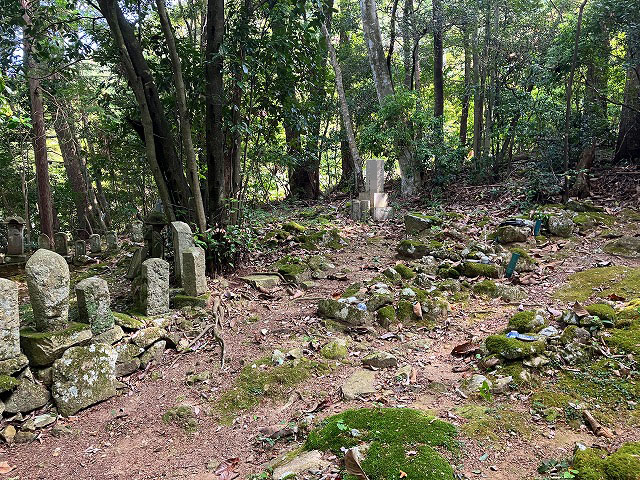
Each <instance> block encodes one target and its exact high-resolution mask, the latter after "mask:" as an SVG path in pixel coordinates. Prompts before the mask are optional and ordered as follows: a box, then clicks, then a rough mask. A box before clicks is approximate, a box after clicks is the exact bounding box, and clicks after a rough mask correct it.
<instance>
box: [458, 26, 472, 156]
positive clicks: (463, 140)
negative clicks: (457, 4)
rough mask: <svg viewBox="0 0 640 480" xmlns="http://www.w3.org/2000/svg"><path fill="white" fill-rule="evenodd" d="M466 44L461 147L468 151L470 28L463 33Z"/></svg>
mask: <svg viewBox="0 0 640 480" xmlns="http://www.w3.org/2000/svg"><path fill="white" fill-rule="evenodd" d="M462 35H463V44H464V92H463V94H462V112H461V113H460V145H461V146H462V148H463V149H465V150H466V148H465V147H466V146H467V128H468V125H467V124H468V123H469V103H470V101H471V51H470V50H471V49H470V46H469V27H468V26H467V25H465V26H464V27H463V31H462Z"/></svg>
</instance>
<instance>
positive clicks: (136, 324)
mask: <svg viewBox="0 0 640 480" xmlns="http://www.w3.org/2000/svg"><path fill="white" fill-rule="evenodd" d="M113 317H114V319H115V322H116V325H120V326H121V327H122V328H123V329H125V330H140V329H141V328H144V327H145V324H144V322H143V321H142V320H139V319H137V318H136V317H132V316H131V315H127V314H126V313H120V312H113Z"/></svg>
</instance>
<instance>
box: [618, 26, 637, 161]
mask: <svg viewBox="0 0 640 480" xmlns="http://www.w3.org/2000/svg"><path fill="white" fill-rule="evenodd" d="M627 49H628V55H627V58H628V60H629V64H630V68H629V69H628V70H627V80H626V83H625V87H624V102H623V103H624V104H623V106H622V111H621V112H620V127H619V130H618V140H617V142H616V153H615V157H614V160H615V161H620V160H625V159H628V160H635V161H636V162H639V161H640V27H639V26H638V25H637V24H636V25H635V26H634V27H632V31H631V32H628V33H627Z"/></svg>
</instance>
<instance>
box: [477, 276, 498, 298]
mask: <svg viewBox="0 0 640 480" xmlns="http://www.w3.org/2000/svg"><path fill="white" fill-rule="evenodd" d="M473 293H475V294H477V295H488V296H490V297H493V296H495V295H496V294H497V293H498V286H497V285H496V282H494V281H492V280H483V281H481V282H478V283H475V284H474V285H473Z"/></svg>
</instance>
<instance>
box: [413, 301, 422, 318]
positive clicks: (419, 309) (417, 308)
mask: <svg viewBox="0 0 640 480" xmlns="http://www.w3.org/2000/svg"><path fill="white" fill-rule="evenodd" d="M413 313H414V315H415V316H416V317H418V318H422V305H420V302H416V303H415V304H414V305H413Z"/></svg>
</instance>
